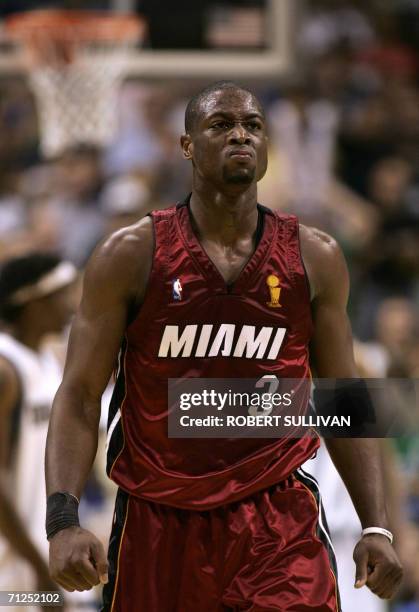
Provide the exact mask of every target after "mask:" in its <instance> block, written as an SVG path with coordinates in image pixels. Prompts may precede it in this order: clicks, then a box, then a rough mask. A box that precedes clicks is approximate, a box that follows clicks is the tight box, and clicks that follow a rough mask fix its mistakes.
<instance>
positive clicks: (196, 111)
mask: <svg viewBox="0 0 419 612" xmlns="http://www.w3.org/2000/svg"><path fill="white" fill-rule="evenodd" d="M228 90H230V91H231V93H234V92H240V91H241V92H245V93H247V94H249V95H250V96H252V98H253V100H254V101H255V103H256V106H257V107H258V110H259V111H260V113H261V115H262V116H264V112H263V108H262V106H261V104H260V102H259V100H258V99H257V98H256V96H255V94H254V93H253V92H252V91H250V90H249V89H247V88H246V87H242V86H241V85H238V84H237V83H234V81H216V82H215V83H211V84H210V85H207V86H206V87H204V89H201V90H200V91H198V93H196V94H195V95H194V96H193V98H191V99H190V100H189V103H188V105H187V107H186V111H185V131H186V133H187V134H192V133H193V132H194V130H195V127H196V124H197V122H198V119H199V117H200V116H201V113H202V108H203V106H204V103H205V101H206V100H208V98H211V97H213V96H214V94H216V93H218V92H219V91H228Z"/></svg>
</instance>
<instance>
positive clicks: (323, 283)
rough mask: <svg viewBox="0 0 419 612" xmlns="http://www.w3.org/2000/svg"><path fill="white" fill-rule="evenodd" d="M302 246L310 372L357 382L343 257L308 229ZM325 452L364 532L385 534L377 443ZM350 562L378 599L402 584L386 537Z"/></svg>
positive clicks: (367, 540)
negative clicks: (309, 327)
mask: <svg viewBox="0 0 419 612" xmlns="http://www.w3.org/2000/svg"><path fill="white" fill-rule="evenodd" d="M301 246H302V253H303V259H304V263H305V265H306V268H307V273H308V277H309V281H310V285H311V289H312V295H313V300H312V311H313V322H314V333H313V337H312V342H311V346H310V356H311V363H312V368H313V371H314V372H315V375H316V376H317V377H319V378H337V379H347V378H357V377H358V373H357V370H356V367H355V362H354V356H353V346H352V333H351V328H350V323H349V319H348V316H347V312H346V307H347V301H348V295H349V276H348V271H347V267H346V263H345V260H344V257H343V255H342V252H341V250H340V248H339V246H338V245H337V244H336V242H335V241H334V240H333V239H332V238H330V237H329V236H327V235H326V234H323V233H322V232H319V231H318V230H314V229H311V228H304V227H303V228H301ZM326 446H327V449H328V451H329V454H330V456H331V458H332V460H333V462H334V464H335V466H336V468H337V470H338V472H339V474H340V476H341V478H342V480H343V481H344V483H345V485H346V487H347V489H348V492H349V494H350V496H351V499H352V501H353V503H354V506H355V509H356V511H357V513H358V516H359V519H360V521H361V524H362V527H363V528H366V527H383V528H386V527H387V515H386V509H385V499H384V486H383V476H382V467H381V456H380V450H379V446H378V441H377V440H375V439H362V438H353V439H345V438H334V439H333V438H329V439H327V440H326ZM354 559H355V563H356V567H357V569H356V586H357V587H358V588H359V587H361V586H363V585H364V584H367V586H368V587H369V588H370V589H371V590H372V591H373V592H374V593H376V594H377V595H379V596H380V597H383V598H390V597H392V596H393V595H394V593H395V592H396V590H397V588H398V586H399V584H400V581H401V577H402V569H401V566H400V563H399V561H398V559H397V556H396V554H395V552H394V549H393V547H392V546H391V544H390V542H389V540H388V539H387V538H386V537H385V536H383V535H379V534H374V535H368V536H365V537H363V538H362V539H361V540H360V542H358V544H357V546H356V548H355V551H354ZM368 572H369V573H368Z"/></svg>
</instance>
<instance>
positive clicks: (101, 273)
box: [85, 217, 154, 301]
mask: <svg viewBox="0 0 419 612" xmlns="http://www.w3.org/2000/svg"><path fill="white" fill-rule="evenodd" d="M153 250H154V232H153V222H152V220H151V218H150V217H145V218H143V219H141V220H140V221H138V222H137V223H135V224H133V225H130V226H127V227H124V228H122V229H120V230H118V231H116V232H114V233H113V234H111V235H110V236H108V237H107V238H105V239H104V240H103V241H102V242H101V243H100V244H99V245H98V246H97V247H96V249H95V250H94V252H93V254H92V256H91V257H90V259H89V262H88V265H87V267H86V273H85V285H90V286H93V287H96V289H97V290H99V291H100V292H102V295H103V293H104V294H105V295H106V294H107V293H108V291H112V293H113V295H119V296H120V297H122V298H126V299H127V300H132V299H134V300H135V301H141V299H142V296H143V294H144V292H145V288H146V286H147V281H148V278H149V275H150V271H151V265H152V260H153ZM103 297H105V296H103Z"/></svg>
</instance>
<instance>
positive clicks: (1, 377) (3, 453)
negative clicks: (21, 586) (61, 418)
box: [0, 357, 55, 590]
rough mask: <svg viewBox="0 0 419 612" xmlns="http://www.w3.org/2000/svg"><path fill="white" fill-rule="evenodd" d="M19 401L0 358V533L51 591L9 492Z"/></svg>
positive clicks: (10, 368) (43, 566) (15, 381)
mask: <svg viewBox="0 0 419 612" xmlns="http://www.w3.org/2000/svg"><path fill="white" fill-rule="evenodd" d="M19 399H20V384H19V380H18V377H17V374H16V371H15V369H14V368H13V366H12V365H11V364H10V363H9V362H8V361H7V360H5V359H3V358H2V357H0V532H1V533H2V534H3V536H4V537H5V538H6V539H7V540H8V541H9V543H10V545H11V547H12V548H13V550H14V551H15V552H16V553H17V554H18V555H20V556H21V557H22V558H23V559H26V561H28V563H30V565H31V566H32V567H33V569H34V571H35V572H36V575H37V578H38V588H42V589H44V590H48V589H54V588H55V585H54V584H53V583H52V581H51V579H50V577H49V574H48V567H47V565H46V563H45V561H44V559H43V558H42V556H41V554H40V553H39V551H38V549H37V548H36V546H35V545H34V543H33V542H32V540H31V538H30V536H29V534H28V531H27V529H26V526H25V524H24V523H23V521H22V520H21V518H20V516H19V514H18V512H17V510H16V507H15V503H14V499H13V493H12V491H11V489H10V485H11V480H10V478H9V471H10V461H9V454H10V451H11V449H10V440H11V433H12V432H11V423H12V414H13V411H14V410H15V408H16V406H17V404H18V401H19Z"/></svg>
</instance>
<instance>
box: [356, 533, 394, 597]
mask: <svg viewBox="0 0 419 612" xmlns="http://www.w3.org/2000/svg"><path fill="white" fill-rule="evenodd" d="M354 561H355V565H356V577H355V588H356V589H360V588H361V587H363V586H364V585H367V587H368V588H369V589H370V590H371V591H372V592H373V593H375V595H378V597H381V598H382V599H391V598H392V597H393V596H394V595H395V594H396V592H397V590H398V588H399V586H400V583H401V580H402V577H403V568H402V566H401V564H400V561H399V559H398V557H397V554H396V552H395V550H394V548H393V546H392V545H391V544H390V542H389V540H388V538H386V536H383V535H381V534H369V535H366V536H364V537H363V538H361V540H359V542H358V543H357V545H356V546H355V549H354Z"/></svg>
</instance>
